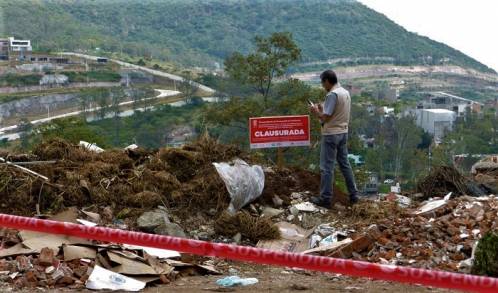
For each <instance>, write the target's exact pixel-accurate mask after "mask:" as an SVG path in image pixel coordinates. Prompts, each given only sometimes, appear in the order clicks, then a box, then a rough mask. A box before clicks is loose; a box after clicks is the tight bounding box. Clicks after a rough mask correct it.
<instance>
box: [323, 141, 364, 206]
mask: <svg viewBox="0 0 498 293" xmlns="http://www.w3.org/2000/svg"><path fill="white" fill-rule="evenodd" d="M336 159H337V163H338V164H339V168H340V169H341V172H342V175H344V178H345V179H346V186H347V188H348V191H349V196H350V197H356V196H357V195H358V189H357V188H356V183H355V180H354V175H353V170H352V169H351V164H349V160H348V134H347V133H343V134H332V135H322V143H321V149H320V173H321V181H320V197H321V198H322V199H323V200H325V201H329V202H330V201H331V200H332V196H333V194H332V192H333V189H332V183H333V180H334V170H335V160H336Z"/></svg>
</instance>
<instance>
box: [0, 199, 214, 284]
mask: <svg viewBox="0 0 498 293" xmlns="http://www.w3.org/2000/svg"><path fill="white" fill-rule="evenodd" d="M98 216H99V215H98V214H93V213H89V212H84V211H78V210H77V209H75V208H73V209H68V210H66V211H64V212H62V213H60V214H57V215H55V216H54V217H51V219H52V220H59V221H65V222H72V223H85V224H88V223H92V222H91V221H89V220H95V217H98ZM79 217H86V218H87V219H88V220H83V219H79ZM85 221H86V222H85ZM0 240H1V241H2V249H1V250H0V258H1V259H0V281H2V282H7V283H10V284H12V285H13V287H14V288H17V289H21V288H40V287H41V288H61V287H67V288H70V289H82V288H85V287H86V288H90V289H106V288H107V289H116V288H112V287H108V284H106V283H105V282H104V283H103V282H102V279H105V277H107V278H114V279H116V278H117V279H120V280H122V282H117V283H118V284H119V283H123V285H124V287H121V288H118V289H122V290H132V289H133V288H135V287H133V285H137V284H138V286H139V288H138V289H142V288H143V287H145V286H146V284H168V283H170V282H172V281H174V280H175V279H176V278H178V277H182V276H189V275H205V274H220V272H218V271H217V270H216V269H215V267H214V265H213V264H214V263H213V260H208V259H203V258H197V259H194V258H192V257H191V256H188V255H181V254H180V253H178V252H175V251H170V250H164V249H155V248H147V247H141V246H132V245H115V244H107V243H101V242H96V241H90V240H86V239H81V238H75V237H66V236H60V235H51V234H43V233H36V232H29V231H20V232H19V231H16V230H11V229H2V230H0ZM94 271H95V273H94ZM107 275H108V276H107ZM130 286H131V287H130Z"/></svg>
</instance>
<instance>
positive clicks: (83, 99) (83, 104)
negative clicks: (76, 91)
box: [78, 94, 90, 118]
mask: <svg viewBox="0 0 498 293" xmlns="http://www.w3.org/2000/svg"><path fill="white" fill-rule="evenodd" d="M78 102H79V104H80V111H81V114H82V116H83V118H86V114H87V110H88V109H89V108H90V101H89V97H88V95H86V94H80V95H79V96H78Z"/></svg>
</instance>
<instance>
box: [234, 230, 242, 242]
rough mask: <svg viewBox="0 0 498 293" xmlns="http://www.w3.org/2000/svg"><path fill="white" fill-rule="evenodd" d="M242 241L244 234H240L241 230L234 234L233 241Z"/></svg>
mask: <svg viewBox="0 0 498 293" xmlns="http://www.w3.org/2000/svg"><path fill="white" fill-rule="evenodd" d="M241 241H242V234H240V232H239V233H237V234H235V236H233V242H235V243H237V244H239V243H240V242H241Z"/></svg>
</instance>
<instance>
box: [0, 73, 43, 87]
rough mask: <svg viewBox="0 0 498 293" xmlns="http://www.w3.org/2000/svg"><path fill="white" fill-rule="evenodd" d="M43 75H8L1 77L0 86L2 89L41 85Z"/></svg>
mask: <svg viewBox="0 0 498 293" xmlns="http://www.w3.org/2000/svg"><path fill="white" fill-rule="evenodd" d="M40 79H41V75H38V74H29V75H17V74H10V73H9V74H6V75H3V76H0V86H2V87H22V86H33V85H39V84H40Z"/></svg>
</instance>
